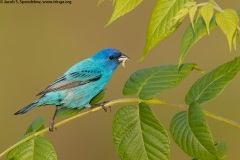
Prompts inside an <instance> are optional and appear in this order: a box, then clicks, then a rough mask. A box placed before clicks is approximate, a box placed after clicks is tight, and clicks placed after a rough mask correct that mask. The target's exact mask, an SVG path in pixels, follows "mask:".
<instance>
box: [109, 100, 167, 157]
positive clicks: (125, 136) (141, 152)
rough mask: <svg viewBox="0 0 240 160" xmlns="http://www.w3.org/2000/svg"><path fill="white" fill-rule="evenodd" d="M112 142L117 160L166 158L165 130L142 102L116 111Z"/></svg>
mask: <svg viewBox="0 0 240 160" xmlns="http://www.w3.org/2000/svg"><path fill="white" fill-rule="evenodd" d="M113 142H114V146H115V149H116V150H117V153H118V155H119V157H120V159H131V160H140V159H142V160H154V159H158V160H168V159H170V142H169V138H168V135H167V132H166V130H165V129H164V127H163V126H162V125H161V124H160V123H159V121H158V119H157V118H156V117H155V115H154V114H153V112H152V110H151V108H150V107H149V106H148V104H146V103H140V104H139V107H137V106H125V107H122V108H120V109H119V110H118V111H117V113H116V114H115V117H114V120H113Z"/></svg>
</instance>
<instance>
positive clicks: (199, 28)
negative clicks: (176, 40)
mask: <svg viewBox="0 0 240 160" xmlns="http://www.w3.org/2000/svg"><path fill="white" fill-rule="evenodd" d="M193 25H194V30H193V28H192V25H189V26H188V28H187V29H186V31H185V32H184V35H183V38H182V42H181V52H180V59H179V65H180V64H182V62H183V59H184V58H185V56H186V55H187V53H188V51H189V49H190V48H191V47H192V46H193V45H194V44H195V43H197V41H199V40H200V39H201V38H202V37H203V36H205V35H206V34H207V29H206V27H205V23H204V20H203V18H202V17H200V18H199V19H198V21H196V20H195V21H194V22H193ZM216 26H217V25H216V22H215V18H214V17H213V18H212V20H211V21H210V24H209V30H212V29H213V28H215V27H216Z"/></svg>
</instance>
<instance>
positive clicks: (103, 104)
mask: <svg viewBox="0 0 240 160" xmlns="http://www.w3.org/2000/svg"><path fill="white" fill-rule="evenodd" d="M108 102H109V101H104V102H102V103H98V104H93V105H92V106H91V107H95V106H101V107H102V109H103V110H104V111H105V112H107V110H108V108H109V112H111V110H112V109H111V106H109V107H106V106H105V105H106V104H107V103H108Z"/></svg>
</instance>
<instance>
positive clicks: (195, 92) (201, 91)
mask: <svg viewBox="0 0 240 160" xmlns="http://www.w3.org/2000/svg"><path fill="white" fill-rule="evenodd" d="M239 70H240V57H237V58H235V59H234V60H232V61H230V62H227V63H225V64H223V65H221V66H220V67H218V68H216V69H214V70H212V71H211V72H209V73H207V74H205V75H204V76H203V77H201V78H200V79H198V80H197V81H196V82H195V83H194V84H193V85H192V87H191V88H190V90H189V91H188V93H187V95H186V97H185V102H186V103H187V104H191V103H192V102H198V103H200V104H201V103H203V102H206V101H208V100H210V99H212V98H214V97H216V96H218V95H219V94H220V93H221V92H222V91H223V90H224V88H225V87H226V86H227V84H228V83H229V82H230V81H231V80H232V79H233V78H234V77H235V76H236V75H237V74H238V72H239Z"/></svg>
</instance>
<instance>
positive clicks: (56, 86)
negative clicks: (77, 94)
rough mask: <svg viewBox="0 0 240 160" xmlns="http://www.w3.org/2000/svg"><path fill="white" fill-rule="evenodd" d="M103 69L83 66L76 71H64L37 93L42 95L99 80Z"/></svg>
mask: <svg viewBox="0 0 240 160" xmlns="http://www.w3.org/2000/svg"><path fill="white" fill-rule="evenodd" d="M102 74H103V71H102V70H101V69H99V68H95V67H94V68H91V69H90V68H85V69H84V68H83V69H82V70H81V71H78V72H71V71H68V72H66V73H65V74H64V75H63V76H61V77H59V78H58V79H57V80H56V81H54V82H53V83H52V84H50V85H49V86H48V87H47V88H46V89H45V90H44V91H42V92H40V93H38V94H37V96H38V95H42V94H46V93H49V92H55V91H60V90H65V89H69V88H74V87H78V86H81V85H84V84H87V83H90V82H94V81H97V80H99V79H100V78H101V77H102Z"/></svg>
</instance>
